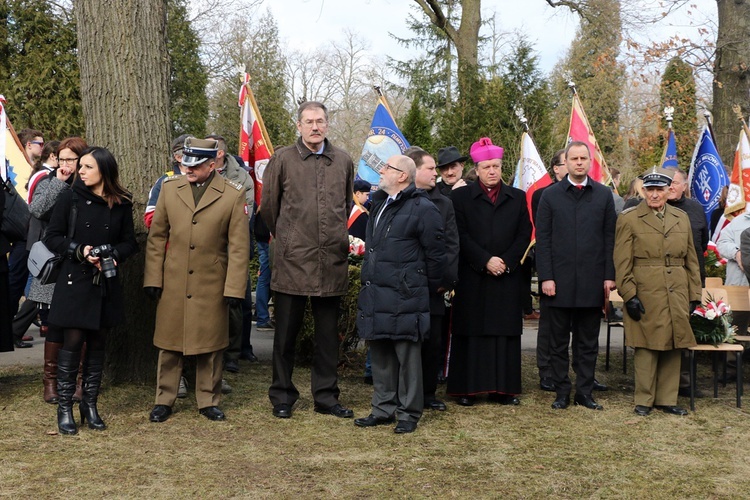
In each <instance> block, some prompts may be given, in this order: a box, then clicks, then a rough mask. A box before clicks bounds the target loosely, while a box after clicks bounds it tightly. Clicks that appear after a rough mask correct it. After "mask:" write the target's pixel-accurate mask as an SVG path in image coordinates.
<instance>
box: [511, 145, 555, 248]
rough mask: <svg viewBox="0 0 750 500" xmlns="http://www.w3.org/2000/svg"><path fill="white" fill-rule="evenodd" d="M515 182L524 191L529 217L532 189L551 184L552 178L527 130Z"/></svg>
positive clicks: (532, 221)
mask: <svg viewBox="0 0 750 500" xmlns="http://www.w3.org/2000/svg"><path fill="white" fill-rule="evenodd" d="M515 184H516V187H518V188H519V189H523V190H524V191H526V205H527V206H528V208H529V217H531V197H532V196H533V195H534V191H536V190H537V189H541V188H543V187H545V186H549V185H550V184H552V178H551V177H550V176H549V173H548V172H547V169H546V168H545V166H544V162H543V161H542V157H541V156H540V155H539V151H538V150H537V149H536V145H535V144H534V140H533V139H532V138H531V136H530V135H529V133H528V132H524V133H523V136H521V157H520V159H519V160H518V171H517V173H516V183H515ZM531 224H532V225H533V224H534V218H533V217H532V218H531ZM531 239H532V240H533V239H534V233H532V235H531Z"/></svg>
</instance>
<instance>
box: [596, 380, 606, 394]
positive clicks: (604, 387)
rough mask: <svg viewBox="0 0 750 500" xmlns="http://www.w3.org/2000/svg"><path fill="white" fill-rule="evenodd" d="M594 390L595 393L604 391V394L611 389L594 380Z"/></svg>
mask: <svg viewBox="0 0 750 500" xmlns="http://www.w3.org/2000/svg"><path fill="white" fill-rule="evenodd" d="M593 389H594V390H595V391H602V392H604V391H607V390H609V387H607V386H606V385H604V384H602V383H601V382H599V381H598V380H596V379H594V387H593Z"/></svg>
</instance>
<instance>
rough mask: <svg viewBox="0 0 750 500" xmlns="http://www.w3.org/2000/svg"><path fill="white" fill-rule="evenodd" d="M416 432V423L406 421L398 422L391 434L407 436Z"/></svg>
mask: <svg viewBox="0 0 750 500" xmlns="http://www.w3.org/2000/svg"><path fill="white" fill-rule="evenodd" d="M416 430H417V423H416V422H409V421H408V420H399V421H398V423H397V424H396V428H395V429H393V432H395V433H396V434H408V433H410V432H414V431H416Z"/></svg>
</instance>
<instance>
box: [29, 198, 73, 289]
mask: <svg viewBox="0 0 750 500" xmlns="http://www.w3.org/2000/svg"><path fill="white" fill-rule="evenodd" d="M77 201H78V197H77V196H76V195H75V193H74V194H73V204H72V206H71V208H70V218H69V219H68V240H69V241H72V240H73V233H74V231H75V226H76V219H77V218H78V204H77ZM63 258H64V257H63V256H62V255H59V254H56V253H55V252H52V251H50V249H49V248H47V245H45V244H44V242H43V241H42V240H39V241H37V242H36V243H34V244H33V245H31V250H30V251H29V260H28V261H27V265H28V268H29V272H30V273H31V275H32V276H33V277H35V278H36V279H38V280H39V282H40V283H41V284H42V285H49V284H51V283H54V282H56V281H57V276H58V275H59V274H60V265H61V264H62V261H63Z"/></svg>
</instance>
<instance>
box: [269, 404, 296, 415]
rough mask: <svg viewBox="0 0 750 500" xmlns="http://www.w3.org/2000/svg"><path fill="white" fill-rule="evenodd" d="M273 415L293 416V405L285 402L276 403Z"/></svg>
mask: <svg viewBox="0 0 750 500" xmlns="http://www.w3.org/2000/svg"><path fill="white" fill-rule="evenodd" d="M273 416H274V417H276V418H291V417H292V407H291V405H288V404H284V403H281V404H278V405H274V407H273Z"/></svg>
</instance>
